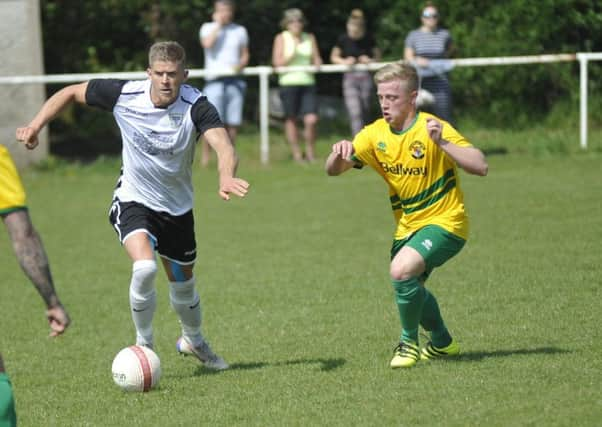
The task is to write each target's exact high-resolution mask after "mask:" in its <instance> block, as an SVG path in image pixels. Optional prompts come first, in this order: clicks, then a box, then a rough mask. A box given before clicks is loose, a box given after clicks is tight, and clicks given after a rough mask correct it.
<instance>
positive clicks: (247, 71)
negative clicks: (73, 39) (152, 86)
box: [0, 52, 602, 163]
mask: <svg viewBox="0 0 602 427" xmlns="http://www.w3.org/2000/svg"><path fill="white" fill-rule="evenodd" d="M451 61H452V63H453V64H454V66H457V67H471V66H492V65H518V64H538V63H551V62H566V61H579V69H580V73H579V83H580V85H579V87H580V93H579V98H580V109H579V111H580V146H581V148H583V149H586V148H587V66H588V62H589V61H602V52H594V53H576V54H574V53H566V54H550V55H530V56H506V57H486V58H459V59H451ZM385 64H386V63H384V62H383V63H374V64H366V65H354V66H348V65H335V64H325V65H321V66H294V67H280V68H273V67H270V66H257V67H246V68H244V69H243V70H242V73H241V74H242V75H245V76H258V78H259V133H260V153H261V154H260V156H261V162H262V163H267V162H268V161H269V150H270V148H269V147H270V144H269V96H268V95H269V76H270V75H271V74H275V73H278V72H282V71H310V72H314V73H342V72H345V71H349V70H368V71H374V70H377V69H378V68H380V67H382V66H383V65H385ZM188 75H189V77H192V78H195V77H199V78H202V77H205V70H204V69H191V70H189V74H188ZM222 75H226V76H227V75H234V73H233V72H231V73H227V72H225V73H223V74H222ZM146 77H147V74H146V72H145V71H137V72H116V73H81V74H53V75H44V76H0V85H2V84H11V85H18V84H31V83H38V84H40V83H74V82H82V81H86V80H90V79H93V78H118V79H126V80H134V79H145V78H146Z"/></svg>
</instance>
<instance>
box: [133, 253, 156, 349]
mask: <svg viewBox="0 0 602 427" xmlns="http://www.w3.org/2000/svg"><path fill="white" fill-rule="evenodd" d="M156 275H157V262H156V261H155V260H152V259H145V260H140V261H136V262H134V265H133V267H132V281H131V282H130V308H131V311H132V320H133V321H134V325H135V326H136V344H138V345H150V346H152V345H153V316H154V314H155V308H156V306H157V294H156V291H155V276H156Z"/></svg>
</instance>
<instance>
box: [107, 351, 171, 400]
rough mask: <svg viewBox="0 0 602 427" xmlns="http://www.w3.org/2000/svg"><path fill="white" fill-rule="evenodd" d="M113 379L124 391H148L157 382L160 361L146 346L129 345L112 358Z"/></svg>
mask: <svg viewBox="0 0 602 427" xmlns="http://www.w3.org/2000/svg"><path fill="white" fill-rule="evenodd" d="M112 372H113V381H115V384H117V385H118V386H119V387H121V388H122V389H123V390H125V391H143V392H144V391H149V390H151V389H152V388H154V387H156V386H157V385H158V384H159V378H161V361H160V360H159V356H157V354H156V353H155V352H154V351H152V350H151V349H150V348H148V347H144V346H140V345H131V346H129V347H126V348H124V349H123V350H121V351H120V352H119V353H117V355H116V356H115V359H113V366H112Z"/></svg>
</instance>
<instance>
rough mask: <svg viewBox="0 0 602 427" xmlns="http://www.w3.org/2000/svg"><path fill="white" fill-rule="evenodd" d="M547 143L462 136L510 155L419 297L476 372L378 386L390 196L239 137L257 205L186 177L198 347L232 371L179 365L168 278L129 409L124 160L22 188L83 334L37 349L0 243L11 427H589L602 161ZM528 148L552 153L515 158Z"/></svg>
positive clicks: (597, 352) (414, 374)
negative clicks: (267, 155) (462, 243)
mask: <svg viewBox="0 0 602 427" xmlns="http://www.w3.org/2000/svg"><path fill="white" fill-rule="evenodd" d="M536 134H537V130H534V131H532V132H531V133H528V132H526V133H522V134H520V135H516V134H513V133H510V132H506V133H503V132H497V131H496V132H485V131H479V130H476V131H470V130H469V131H467V135H468V136H469V137H470V138H471V139H472V140H473V141H474V142H475V143H476V144H478V145H481V146H484V147H486V148H495V147H497V146H498V145H500V144H502V143H505V146H506V147H509V148H508V151H509V154H507V155H501V156H491V157H490V158H489V163H490V174H489V176H488V177H486V178H478V177H473V176H468V175H463V178H462V184H463V187H464V190H465V193H466V204H467V208H468V210H469V214H470V217H471V238H470V240H469V242H468V244H467V246H466V247H465V249H464V250H463V251H462V252H461V253H460V255H459V256H458V257H456V258H455V259H453V260H452V261H450V262H449V263H448V264H446V265H445V266H443V267H442V268H440V269H438V270H437V271H436V272H435V273H434V274H433V275H432V276H431V278H430V279H429V282H428V285H429V287H430V289H431V290H432V291H433V292H434V293H435V294H436V295H437V296H438V298H439V302H440V304H441V308H442V310H443V313H444V316H445V317H446V320H447V323H448V326H449V327H450V329H451V331H452V333H453V334H454V335H455V337H456V338H457V339H458V340H459V342H460V343H461V345H462V348H463V351H464V353H463V355H462V356H461V357H460V358H459V359H457V360H455V361H443V362H435V363H420V364H419V365H418V366H417V367H416V368H414V369H411V370H406V371H392V370H391V369H389V368H388V363H389V360H390V357H391V355H392V349H393V347H394V345H395V343H396V339H397V338H398V335H399V321H398V315H397V312H396V308H395V306H394V302H393V294H392V290H391V285H390V283H389V280H388V277H387V274H388V252H389V246H390V243H391V238H392V232H393V222H392V215H391V213H390V206H389V204H388V199H387V197H386V188H385V186H384V185H383V183H382V182H380V181H379V178H378V177H377V176H376V174H375V173H373V172H372V171H369V170H364V171H361V172H359V171H350V172H348V173H347V174H346V175H344V176H342V177H338V178H328V177H326V175H325V174H324V173H323V170H322V165H321V164H319V165H312V166H307V167H298V166H296V165H293V164H292V163H291V162H290V161H288V160H287V157H288V153H287V151H286V149H285V147H284V144H283V143H282V141H280V140H278V135H276V136H275V138H274V144H273V147H272V154H273V159H274V162H273V163H272V164H271V165H270V166H261V165H260V164H259V162H258V161H257V158H258V154H257V151H256V147H257V139H256V138H251V137H248V138H241V139H240V141H239V149H240V151H241V157H242V163H241V167H240V171H239V172H240V173H239V174H240V175H241V176H242V177H244V178H246V179H248V180H249V181H250V182H251V184H252V189H251V190H252V191H251V193H250V194H249V195H248V197H247V198H246V199H245V200H233V201H231V202H229V203H225V202H222V201H221V200H220V199H219V198H218V197H217V194H216V185H217V184H216V176H215V172H214V171H213V170H201V169H200V168H196V169H195V175H194V180H195V184H196V189H197V200H196V221H197V230H196V232H197V239H198V244H199V258H198V262H197V265H196V268H195V271H196V275H197V283H198V286H199V291H200V294H201V297H202V301H203V308H204V326H203V327H204V331H205V333H206V335H207V337H208V338H209V340H210V342H211V343H212V345H213V347H214V349H215V350H216V351H217V352H218V353H220V354H221V355H223V356H224V357H225V358H226V359H227V360H228V361H229V362H230V363H231V364H232V365H233V369H231V370H229V371H226V372H223V373H219V374H214V373H211V372H208V371H206V370H204V369H203V368H201V367H199V366H198V365H197V364H196V363H195V362H194V361H193V360H191V359H188V358H181V357H178V356H177V355H176V353H175V340H176V338H177V337H178V335H179V327H178V323H177V319H176V316H175V314H174V313H173V312H172V311H171V309H170V308H169V303H168V295H167V289H166V287H167V284H166V281H165V279H164V277H163V276H162V275H160V276H159V279H158V283H157V284H158V308H157V313H156V318H155V322H154V324H155V335H156V350H157V352H158V354H159V356H160V357H161V363H162V369H163V377H162V379H161V383H160V386H159V388H158V389H157V390H155V391H152V392H151V393H146V394H125V393H123V392H121V391H120V390H119V389H118V388H117V387H116V386H115V385H114V384H113V381H112V378H111V372H110V368H111V361H112V359H113V357H114V356H115V354H116V353H117V352H118V351H119V350H120V349H121V348H123V347H125V346H127V345H129V344H131V343H132V340H133V326H132V324H131V319H130V315H129V309H128V298H127V295H128V281H129V274H130V268H131V267H130V263H129V261H128V260H127V258H126V256H125V254H124V252H123V250H122V248H121V247H120V246H119V244H118V242H117V239H116V236H115V235H114V232H113V231H112V229H111V227H110V226H109V224H108V221H107V209H108V207H109V202H110V197H111V192H112V187H113V183H114V180H115V178H116V175H117V172H118V168H119V161H118V160H116V159H111V158H105V159H101V160H99V161H97V162H96V163H94V164H91V165H86V166H82V165H73V164H64V163H62V162H49V163H47V164H46V167H45V168H40V169H31V170H28V171H26V172H24V174H23V178H24V181H25V185H26V187H27V190H28V195H29V205H30V209H31V213H32V216H33V219H34V222H35V224H36V226H37V228H38V229H39V231H40V233H41V234H42V237H43V239H44V243H45V245H46V248H47V251H48V253H49V256H50V260H51V263H52V269H53V273H54V276H55V282H56V285H57V288H58V290H59V292H60V294H61V296H62V298H63V300H64V302H65V304H66V306H67V307H68V309H69V310H70V313H71V316H72V319H73V325H72V327H71V328H70V329H69V331H68V332H67V333H66V334H65V335H64V336H62V337H60V338H58V339H54V340H52V339H48V338H46V333H47V327H46V324H45V318H44V316H43V305H42V302H41V300H40V298H39V297H38V296H37V294H36V292H35V290H34V289H33V287H32V286H31V285H30V284H29V283H28V281H27V280H26V279H25V277H24V275H23V274H22V272H21V271H20V269H19V267H18V265H17V263H16V261H15V259H14V256H13V255H12V253H11V250H10V247H9V243H8V238H7V237H6V233H0V253H2V254H3V256H2V257H0V270H1V271H2V273H3V283H2V286H1V287H0V289H1V291H0V311H1V313H2V323H1V326H0V330H1V331H2V333H1V334H0V351H1V352H2V354H3V356H4V359H5V363H6V365H7V369H8V371H9V374H10V377H11V379H12V381H13V386H14V391H15V397H16V401H17V411H18V415H19V419H20V425H21V426H41V425H44V426H143V425H153V426H154V425H157V426H158V425H162V426H163V425H165V426H180V425H181V426H184V425H211V426H214V425H215V426H218V425H219V426H222V425H223V426H232V425H257V426H264V425H299V426H301V425H328V426H330V425H375V426H376V425H378V426H380V425H446V426H467V425H474V426H481V425H493V426H508V425H546V426H547V425H559V426H560V425H579V426H590V425H591V426H594V425H599V422H600V421H599V420H600V418H601V417H602V391H601V387H600V384H601V382H602V381H601V380H602V375H601V372H602V356H601V354H602V344H601V340H600V339H601V338H602V337H601V334H600V328H599V324H598V322H599V315H600V308H601V304H600V300H601V296H602V295H601V291H600V289H601V285H602V279H601V277H602V266H601V259H600V239H601V237H602V222H601V221H600V213H601V212H602V180H600V171H601V170H602V169H601V167H600V164H601V162H602V153H601V152H600V151H601V150H600V143H599V142H597V143H596V144H598V145H596V146H595V147H597V148H592V149H591V150H590V151H589V152H586V153H581V152H579V150H578V149H573V148H566V149H562V150H555V149H553V148H552V149H550V148H549V147H555V144H556V143H555V142H554V141H555V139H554V138H555V137H554V136H553V135H551V136H549V135H546V134H541V133H540V134H539V137H540V139H539V145H537V144H538V143H537V142H536ZM528 137H532V138H533V142H532V143H530V144H529V146H530V147H532V148H533V147H541V149H540V150H539V149H524V147H525V145H524V144H522V142H524V141H525V140H526V138H528ZM567 139H568V138H567ZM573 142H574V143H575V146H576V147H577V148H578V142H577V141H576V140H575V141H566V147H573ZM327 151H328V144H327V142H326V141H321V142H320V146H319V152H320V154H321V155H322V156H324V155H325V154H326V152H327Z"/></svg>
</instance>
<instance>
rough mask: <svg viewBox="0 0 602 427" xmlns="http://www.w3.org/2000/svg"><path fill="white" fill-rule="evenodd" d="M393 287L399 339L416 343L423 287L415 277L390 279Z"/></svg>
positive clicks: (422, 303)
mask: <svg viewBox="0 0 602 427" xmlns="http://www.w3.org/2000/svg"><path fill="white" fill-rule="evenodd" d="M392 283H393V288H394V289H395V302H396V303H397V309H398V310H399V320H400V321H401V338H400V341H405V342H408V341H411V342H414V343H416V344H418V325H419V324H420V318H421V317H422V307H423V305H424V287H423V286H421V285H420V282H419V281H418V278H417V277H412V278H411V279H407V280H392Z"/></svg>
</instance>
